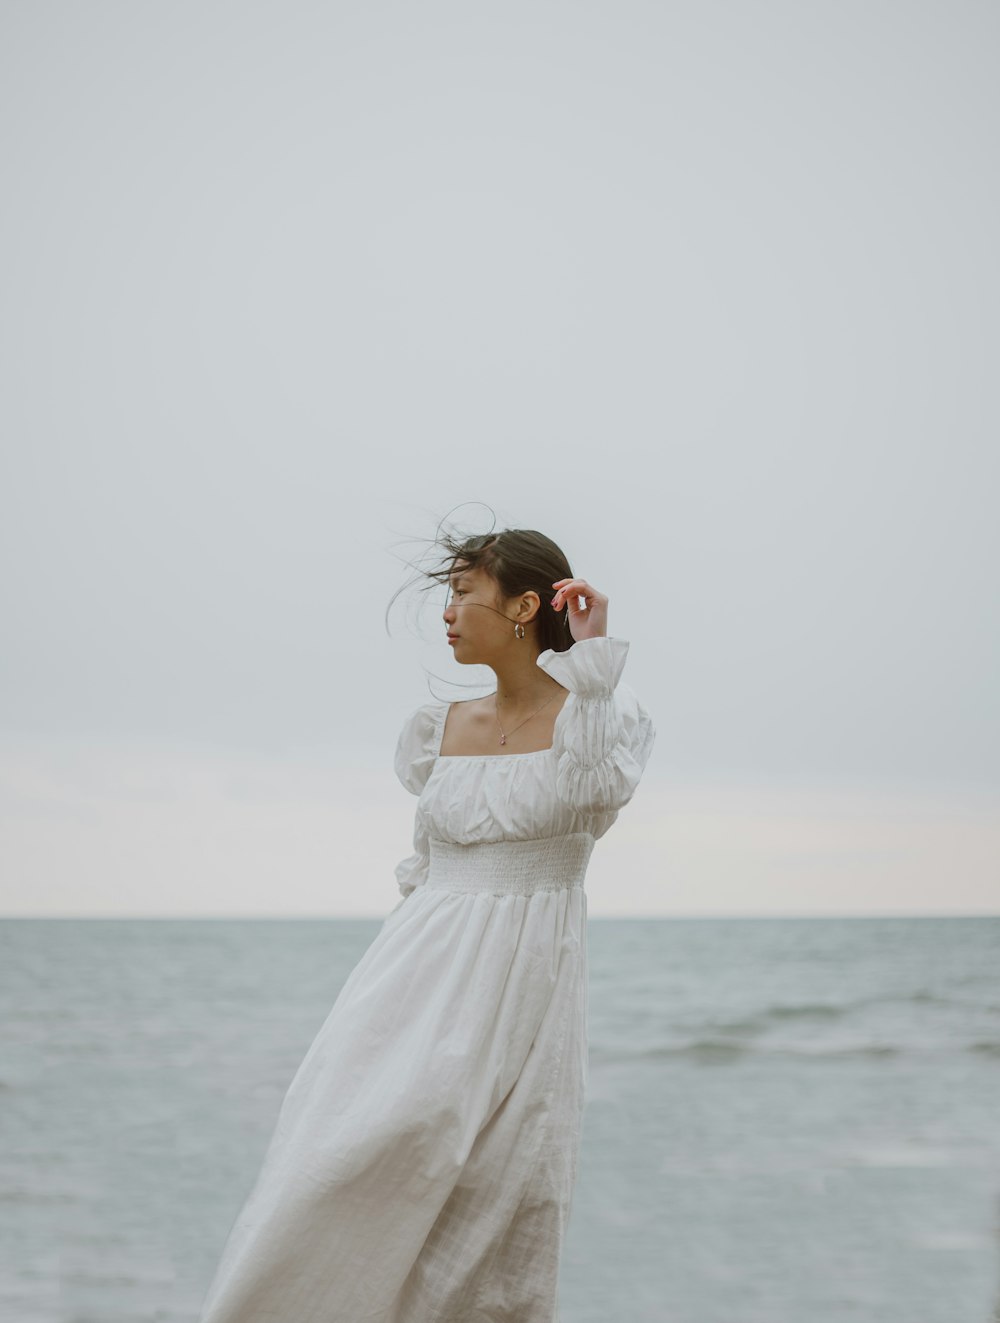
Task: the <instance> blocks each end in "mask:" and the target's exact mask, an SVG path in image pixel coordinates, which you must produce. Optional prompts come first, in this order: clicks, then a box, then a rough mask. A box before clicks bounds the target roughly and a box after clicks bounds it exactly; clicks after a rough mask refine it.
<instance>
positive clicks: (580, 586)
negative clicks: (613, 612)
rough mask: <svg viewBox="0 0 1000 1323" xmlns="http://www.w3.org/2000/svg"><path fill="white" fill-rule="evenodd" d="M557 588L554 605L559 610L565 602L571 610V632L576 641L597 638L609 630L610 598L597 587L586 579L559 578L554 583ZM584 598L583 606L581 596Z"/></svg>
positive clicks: (553, 600)
mask: <svg viewBox="0 0 1000 1323" xmlns="http://www.w3.org/2000/svg"><path fill="white" fill-rule="evenodd" d="M552 587H553V588H555V589H557V590H558V591H557V592H556V595H555V597H553V599H552V605H553V606H554V607H555V609H556V610H557V611H558V610H559V609H560V607H562V605H563V604H564V603H565V604H566V607H567V609H568V610H569V632H570V633H571V634H572V635H573V641H574V643H579V641H580V640H581V639H595V638H601V637H603V636H605V635H606V634H607V632H608V599H607V598H606V597H605V596H604V594H603V593H599V592H598V591H597V589H596V588H591V586H590V584H589V583H588V582H587V580H586V579H557V580H556V581H555V583H554V584H553V585H552ZM581 597H582V598H583V599H584V605H583V606H581V605H580V603H579V600H578V599H579V598H581Z"/></svg>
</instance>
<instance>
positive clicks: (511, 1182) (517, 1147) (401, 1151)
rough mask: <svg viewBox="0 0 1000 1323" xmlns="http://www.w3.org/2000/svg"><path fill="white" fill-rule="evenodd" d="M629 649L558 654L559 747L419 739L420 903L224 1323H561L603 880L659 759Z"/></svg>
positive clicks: (214, 1315)
mask: <svg viewBox="0 0 1000 1323" xmlns="http://www.w3.org/2000/svg"><path fill="white" fill-rule="evenodd" d="M628 647H629V645H628V642H627V641H626V640H625V639H620V638H606V637H600V638H592V639H583V640H580V641H579V642H577V643H575V644H573V645H572V646H571V647H570V648H569V650H568V651H566V652H554V651H552V650H551V649H550V650H548V651H545V652H543V653H541V654H540V655H539V657H538V665H539V666H540V667H541V668H542V669H543V670H545V671H547V672H548V674H549V675H551V676H552V677H553V678H554V679H556V680H558V682H559V683H560V684H561V685H563V686H564V687H565V688H567V689H568V690H569V691H570V693H569V695H568V696H567V698H566V699H565V701H564V703H563V706H562V708H561V710H560V712H559V714H558V716H557V718H556V722H555V730H554V736H553V744H552V747H551V748H549V749H543V750H539V751H538V752H535V753H520V754H517V753H513V754H502V753H498V754H495V755H494V754H483V755H480V754H468V755H454V756H447V755H446V756H444V757H441V756H440V755H439V753H438V750H439V748H440V744H441V738H442V733H443V730H444V722H445V718H446V716H447V713H448V704H446V703H442V702H432V703H427V704H424V705H423V706H422V707H420V708H418V709H417V710H416V711H415V712H413V713H412V714H411V716H410V717H409V718H408V719H407V720H406V722H405V724H404V726H403V729H402V732H401V734H400V737H399V742H398V745H397V749H396V760H395V767H396V773H397V775H398V776H399V778H400V780H401V781H402V783H403V785H404V786H405V787H406V788H407V789H408V790H410V791H412V793H413V794H415V795H419V799H418V801H417V807H416V823H415V829H414V839H413V844H414V847H415V852H414V853H413V854H411V855H410V856H409V857H408V858H406V859H404V860H403V861H402V862H401V863H400V864H399V865H398V866H397V868H396V877H397V879H398V882H399V889H400V891H401V892H402V896H403V899H402V900H401V901H400V902H399V903H398V904H397V906H396V908H395V909H394V910H392V912H391V913H390V914H389V916H388V917H387V918H386V920H385V922H384V923H383V925H382V927H381V929H380V930H379V933H378V935H377V937H376V938H375V940H374V941H373V943H372V944H371V946H370V947H369V948H368V949H367V951H366V952H365V954H364V955H363V956H362V958H361V960H360V962H359V963H358V964H357V965H356V966H355V968H354V969H353V971H352V972H351V974H350V975H349V977H348V978H347V981H346V982H345V984H344V985H343V987H342V989H341V991H340V994H339V996H338V997H337V999H336V1001H335V1003H334V1005H333V1008H332V1009H331V1011H330V1013H329V1015H328V1017H327V1019H326V1021H325V1023H324V1024H323V1026H322V1028H321V1029H320V1031H319V1033H318V1035H317V1037H316V1038H315V1040H314V1041H313V1043H312V1046H311V1047H310V1048H309V1051H308V1052H307V1054H306V1057H305V1059H304V1060H303V1062H302V1065H301V1066H300V1067H299V1070H298V1072H297V1074H296V1075H295V1078H294V1079H293V1080H292V1083H291V1086H290V1087H289V1089H288V1092H287V1094H286V1096H285V1099H284V1102H283V1104H282V1107H281V1111H280V1114H279V1117H278V1121H277V1127H276V1129H275V1132H274V1135H273V1137H272V1139H271V1142H270V1146H269V1148H268V1150H267V1153H266V1155H265V1157H264V1161H263V1166H262V1168H261V1171H260V1174H259V1176H258V1177H257V1182H256V1184H255V1186H254V1188H253V1190H252V1191H251V1193H250V1195H249V1197H248V1199H247V1201H246V1203H245V1205H244V1206H243V1209H242V1210H241V1212H240V1214H239V1216H238V1218H237V1220H236V1222H235V1224H234V1226H233V1228H232V1230H231V1232H230V1235H229V1239H228V1241H227V1243H226V1246H225V1249H224V1252H223V1256H222V1260H221V1262H220V1264H219V1266H218V1268H217V1270H216V1274H215V1278H214V1280H213V1282H212V1285H211V1287H210V1289H209V1292H208V1295H207V1297H206V1300H205V1303H204V1306H203V1310H202V1314H201V1323H557V1320H558V1317H559V1315H558V1305H557V1285H558V1274H559V1260H560V1253H561V1249H562V1244H563V1237H564V1232H565V1229H566V1225H567V1222H568V1218H569V1211H570V1202H571V1198H572V1193H573V1187H574V1183H575V1180H576V1173H577V1159H578V1153H579V1144H580V1135H581V1129H582V1121H583V1105H584V1094H585V1090H586V1084H587V1073H588V1061H587V931H586V918H587V902H586V894H585V891H584V885H583V884H584V876H585V873H586V868H587V863H588V860H589V858H590V853H591V851H592V849H593V847H594V842H595V840H597V839H598V838H599V837H601V836H603V835H604V833H605V832H606V831H607V830H608V828H609V827H610V826H611V824H612V823H613V822H614V820H615V818H616V817H617V816H618V810H619V809H620V808H622V806H623V805H624V804H626V803H627V802H628V801H629V800H630V799H631V797H632V795H633V794H634V792H635V789H636V786H637V785H638V784H639V779H640V777H641V775H642V771H643V768H644V766H645V764H646V761H647V759H648V758H649V755H650V752H651V750H652V747H653V741H654V738H655V734H654V728H653V723H652V721H651V720H650V717H649V715H648V713H647V712H646V711H645V709H644V708H643V707H642V706H641V705H640V703H639V702H638V700H637V699H636V696H635V695H634V693H633V692H632V690H631V689H630V688H629V687H628V686H627V685H625V684H623V683H620V676H621V672H622V669H623V667H624V665H625V659H626V656H627V653H628Z"/></svg>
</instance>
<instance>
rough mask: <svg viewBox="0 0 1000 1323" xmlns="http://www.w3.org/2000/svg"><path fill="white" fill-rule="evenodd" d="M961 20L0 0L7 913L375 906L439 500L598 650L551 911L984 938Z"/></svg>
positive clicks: (444, 651)
mask: <svg viewBox="0 0 1000 1323" xmlns="http://www.w3.org/2000/svg"><path fill="white" fill-rule="evenodd" d="M998 37H1000V12H998V11H996V10H993V9H990V8H988V7H983V6H979V5H973V4H957V5H952V6H949V7H947V8H940V9H934V8H930V7H918V8H913V7H912V6H906V5H903V4H902V3H891V4H886V5H881V6H879V7H878V8H877V9H872V8H871V7H867V6H861V5H858V4H849V5H846V6H845V5H833V4H830V3H823V4H819V5H815V6H809V7H808V8H807V9H804V8H802V7H801V6H793V5H791V4H786V3H780V4H779V3H768V4H763V3H760V4H754V5H750V6H741V7H733V8H730V9H722V8H720V7H717V6H705V5H694V4H684V5H674V4H671V5H665V6H662V7H650V6H645V5H637V4H634V3H630V2H628V0H627V2H626V3H623V4H619V5H616V6H614V7H608V8H607V9H605V10H600V9H597V8H593V7H587V8H582V7H578V8H575V9H570V8H567V7H565V6H563V5H555V4H550V3H546V2H545V0H542V2H541V3H537V4H532V5H531V6H527V5H523V4H513V5H511V4H505V5H504V6H502V7H501V6H486V7H476V8H475V9H472V8H469V7H467V6H459V5H440V4H433V3H432V4H429V5H425V6H420V7H419V9H407V8H404V7H370V6H350V5H346V4H342V5H332V6H328V7H325V8H317V7H314V6H306V5H302V4H297V3H291V4H283V5H281V6H277V5H271V6H268V5H257V4H255V5H249V6H236V5H232V4H219V3H215V2H209V3H206V4H204V5H199V6H197V7H194V6H191V7H185V6H166V5H160V6H141V7H137V6H128V5H125V4H120V3H116V4H108V3H103V2H102V0H97V2H96V3H92V4H89V5H87V6H85V7H75V6H72V5H70V4H66V3H59V4H54V5H49V6H46V7H45V8H44V9H40V8H37V7H29V6H14V5H8V6H5V7H4V8H3V9H2V10H0V38H2V40H0V71H2V78H0V106H2V114H0V164H2V168H3V175H4V179H5V183H6V190H5V191H6V195H7V196H6V200H5V206H4V208H3V209H2V212H0V235H2V243H0V279H2V288H3V290H4V295H3V299H2V301H0V335H2V337H3V340H2V348H3V352H2V354H0V555H2V577H0V679H2V685H0V852H2V859H0V863H2V870H0V872H2V877H0V914H8V915H16V914H57V913H59V914H70V913H73V914H90V913H93V914H115V913H123V914H125V913H127V914H172V913H184V914H199V913H206V914H207V913H211V914H225V913H260V914H265V913H266V914H282V913H288V914H301V913H317V914H318V913H342V914H367V915H373V916H374V915H381V914H383V913H386V912H387V911H388V910H389V909H391V908H392V906H393V905H394V904H395V903H396V899H397V898H398V896H397V892H396V889H395V886H396V884H395V880H394V878H393V876H392V867H393V865H394V864H395V862H396V861H397V860H398V859H399V858H401V857H403V856H404V855H406V854H408V853H409V852H410V848H411V847H410V830H411V824H412V814H413V806H414V801H413V799H412V797H411V796H409V795H408V794H407V793H406V792H405V791H404V790H403V789H402V788H401V787H400V786H399V784H398V782H396V780H395V778H394V776H393V774H392V768H391V762H392V752H393V748H394V744H395V739H396V736H397V733H398V730H399V727H400V726H401V724H402V722H403V720H404V718H405V717H406V715H407V714H408V713H409V712H410V711H411V710H412V708H413V707H415V706H416V705H417V704H419V703H421V702H425V701H427V700H428V699H429V698H431V697H448V698H462V697H469V696H475V695H478V694H480V693H483V692H486V689H487V687H488V685H487V682H488V681H489V679H490V678H491V673H489V672H484V670H483V669H482V668H463V667H461V666H459V665H458V664H457V663H455V662H454V660H453V659H452V657H451V653H450V650H449V649H448V647H447V645H446V643H445V639H444V628H443V624H442V620H441V611H442V609H443V606H444V596H443V590H438V591H436V592H435V593H432V594H430V595H427V596H426V597H424V598H422V597H421V595H420V594H419V593H417V592H414V591H410V592H408V593H404V595H403V596H402V597H401V598H400V599H399V600H398V601H397V603H396V604H395V605H394V607H393V609H392V611H391V612H390V615H389V628H388V630H387V628H386V624H385V612H386V608H387V606H388V604H389V601H390V599H391V598H392V595H393V593H394V592H395V591H396V589H397V588H399V587H400V586H401V585H402V584H404V583H405V581H406V580H407V578H408V577H409V575H410V573H411V571H410V569H409V568H408V565H409V564H410V563H412V562H413V561H414V559H415V558H417V557H419V555H420V554H421V546H422V544H421V539H430V538H433V537H434V534H435V531H436V530H437V528H438V526H439V524H440V522H441V521H442V520H448V521H449V525H450V526H451V527H453V528H455V527H457V528H460V529H461V530H462V531H465V532H470V533H471V532H483V531H486V530H487V529H489V528H490V527H491V526H493V525H494V524H495V525H496V526H497V527H504V526H514V527H524V528H537V529H540V530H542V531H543V532H545V533H546V534H548V535H549V536H550V537H552V538H553V539H554V540H555V541H556V542H557V543H559V545H560V546H561V547H562V548H563V550H564V551H565V552H566V554H567V556H568V557H569V559H570V562H571V564H572V565H573V567H574V572H575V573H577V574H579V575H581V576H582V577H584V578H587V579H588V580H589V581H590V582H592V583H593V584H594V585H595V586H596V587H598V588H599V589H600V590H601V591H602V592H605V593H607V595H608V597H609V599H610V608H609V632H610V633H611V634H614V635H618V636H620V637H624V638H627V639H628V640H629V642H630V651H629V658H628V662H627V666H626V671H625V678H626V679H627V681H628V683H629V684H630V685H631V686H632V687H633V688H634V689H635V691H636V692H637V693H638V694H639V695H640V697H641V698H642V701H643V702H644V704H645V705H646V706H647V708H648V709H649V711H650V712H651V714H652V715H653V717H654V720H655V723H656V726H657V743H656V747H655V749H654V753H653V757H652V759H651V762H650V764H649V766H648V768H647V772H646V777H645V779H644V781H643V784H642V786H641V787H640V790H639V792H638V794H637V796H636V799H635V800H634V801H633V803H632V804H630V805H628V806H627V807H626V808H625V810H623V812H622V815H621V818H620V820H619V822H618V823H617V824H616V825H615V827H614V829H613V830H612V832H611V833H610V834H609V836H608V838H607V840H606V841H603V842H601V843H600V844H599V846H598V850H597V852H595V856H594V860H593V862H592V865H591V874H592V877H593V879H594V881H593V885H592V886H591V883H590V880H589V879H588V886H589V887H590V890H591V900H592V904H591V913H592V914H595V915H596V914H600V913H602V912H603V913H612V912H614V913H635V914H640V913H641V914H660V913H662V914H675V913H711V914H716V913H719V914H721V913H762V914H763V913H769V914H770V913H797V914H798V913H803V914H808V913H817V914H818V913H842V912H851V913H861V912H871V913H875V912H878V913H885V912H900V913H923V912H926V913H945V912H983V913H986V912H992V913H996V912H1000V848H998V847H1000V811H998V809H1000V705H998V701H997V681H996V677H997V675H998V673H1000V609H998V594H997V592H996V587H995V579H996V566H997V564H998V563H1000V554H998V553H1000V534H998V531H997V530H998V521H997V518H996V514H995V505H996V492H997V481H998V477H1000V472H998V470H1000V459H998V447H997V436H998V430H1000V429H998V424H1000V400H998V393H1000V392H998V383H997V373H996V363H997V361H998V352H997V351H998V347H1000V346H998V339H1000V331H998V321H997V313H996V310H997V307H998V306H1000V299H998V295H1000V259H998V253H997V246H996V240H995V236H996V234H997V232H998V229H1000V214H998V213H1000V180H998V172H997V168H996V161H997V160H998V159H1000V142H998V139H1000V83H998V81H997V79H996V76H995V73H996V68H995V66H996V60H995V52H996V50H997V41H998ZM470 684H471V685H472V686H473V687H472V688H467V687H465V686H469V685H470Z"/></svg>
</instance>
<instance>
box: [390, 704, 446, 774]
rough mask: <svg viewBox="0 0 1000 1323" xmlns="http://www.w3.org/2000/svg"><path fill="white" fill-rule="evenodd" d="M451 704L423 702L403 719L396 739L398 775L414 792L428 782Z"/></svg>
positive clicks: (395, 762)
mask: <svg viewBox="0 0 1000 1323" xmlns="http://www.w3.org/2000/svg"><path fill="white" fill-rule="evenodd" d="M447 714H448V704H447V703H445V702H441V701H438V700H436V699H435V700H432V701H431V702H429V703H421V704H420V706H419V707H416V708H414V709H413V711H412V712H410V713H409V715H408V716H407V717H406V719H405V720H404V722H403V725H402V728H401V730H400V732H399V738H398V739H397V741H396V754H395V758H394V766H395V771H396V776H397V777H398V778H399V780H400V781H401V782H402V784H403V785H404V786H405V787H406V789H407V790H409V791H410V792H411V793H412V794H414V795H419V794H420V792H421V790H423V788H424V786H425V785H426V783H427V778H428V776H430V773H431V768H432V767H433V766H434V760H435V758H436V757H437V752H438V746H439V744H440V741H441V731H442V728H443V726H444V719H445V717H446V716H447Z"/></svg>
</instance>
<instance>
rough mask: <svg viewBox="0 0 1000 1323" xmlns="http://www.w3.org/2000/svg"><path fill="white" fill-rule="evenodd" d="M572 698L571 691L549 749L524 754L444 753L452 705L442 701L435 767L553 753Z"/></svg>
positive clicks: (529, 751)
mask: <svg viewBox="0 0 1000 1323" xmlns="http://www.w3.org/2000/svg"><path fill="white" fill-rule="evenodd" d="M572 696H573V691H572V690H570V691H569V692H568V693H567V694H566V697H565V698H564V699H563V703H562V707H561V708H560V709H559V711H558V712H557V713H556V719H555V722H554V724H553V727H552V743H551V744H550V745H548V747H547V748H545V749H528V750H527V751H526V752H524V753H442V752H441V745H442V744H443V742H444V728H445V725H446V724H447V721H448V713H449V711H450V710H451V703H448V702H443V701H442V702H441V703H440V704H439V707H440V712H439V715H438V729H437V738H436V739H435V741H434V743H435V752H434V763H435V766H436V765H437V764H438V763H440V762H446V761H447V760H448V759H450V758H454V759H455V760H456V762H468V761H469V759H481V760H486V759H496V760H497V761H498V762H499V761H500V760H501V759H503V758H537V757H539V755H540V754H543V753H551V752H552V751H553V749H555V747H556V746H555V729H556V726H558V724H559V720H560V718H561V717H562V714H563V713H564V712H565V711H566V705H567V703H568V702H569V700H570V698H571V697H572ZM458 701H459V702H462V701H463V700H461V699H459V700H458ZM465 701H472V700H465Z"/></svg>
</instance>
